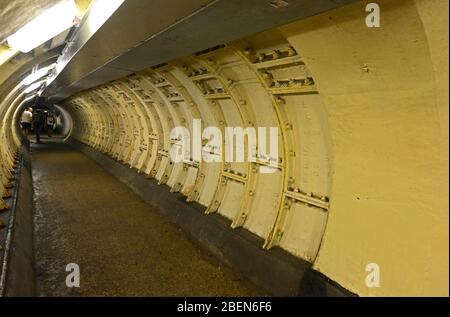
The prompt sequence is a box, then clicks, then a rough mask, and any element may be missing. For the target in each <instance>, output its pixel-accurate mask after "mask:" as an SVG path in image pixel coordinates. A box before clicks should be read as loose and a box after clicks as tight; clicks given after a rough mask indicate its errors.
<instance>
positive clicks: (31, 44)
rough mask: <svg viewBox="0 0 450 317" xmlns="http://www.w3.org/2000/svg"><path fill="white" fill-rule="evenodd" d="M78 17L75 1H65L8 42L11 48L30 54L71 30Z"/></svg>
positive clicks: (43, 14) (29, 24)
mask: <svg viewBox="0 0 450 317" xmlns="http://www.w3.org/2000/svg"><path fill="white" fill-rule="evenodd" d="M76 16H77V7H76V5H75V2H74V1H73V0H66V1H63V2H61V3H58V4H57V5H55V6H53V7H51V8H50V9H48V10H46V11H44V13H42V14H41V15H39V16H38V17H36V18H35V19H33V20H32V21H30V22H29V23H27V24H26V25H25V26H23V27H22V28H21V29H20V30H18V31H17V32H16V33H14V34H13V35H11V36H10V37H8V38H7V40H6V41H7V43H8V45H9V46H10V47H11V48H13V49H15V50H18V51H21V52H22V53H28V52H29V51H31V50H32V49H34V48H36V47H38V46H39V45H42V44H43V43H45V42H47V41H48V40H50V39H52V38H53V37H55V36H56V35H58V34H60V33H61V32H63V31H65V30H67V29H68V28H70V27H71V26H72V25H73V23H74V20H75V18H76Z"/></svg>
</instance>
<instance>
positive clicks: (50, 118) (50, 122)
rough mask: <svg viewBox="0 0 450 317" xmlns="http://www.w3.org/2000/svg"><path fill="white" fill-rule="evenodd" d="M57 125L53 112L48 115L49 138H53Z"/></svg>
mask: <svg viewBox="0 0 450 317" xmlns="http://www.w3.org/2000/svg"><path fill="white" fill-rule="evenodd" d="M54 125H55V117H54V116H53V114H52V113H51V112H49V113H48V114H47V135H48V137H49V138H51V137H52V131H53V127H54Z"/></svg>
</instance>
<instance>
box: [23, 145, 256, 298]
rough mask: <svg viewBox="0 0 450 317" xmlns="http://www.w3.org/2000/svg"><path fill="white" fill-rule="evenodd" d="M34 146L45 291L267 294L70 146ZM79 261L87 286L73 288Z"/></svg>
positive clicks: (40, 279)
mask: <svg viewBox="0 0 450 317" xmlns="http://www.w3.org/2000/svg"><path fill="white" fill-rule="evenodd" d="M43 141H44V144H39V145H36V144H33V145H32V165H33V180H34V186H35V205H36V212H35V237H34V244H35V257H36V274H37V283H38V290H39V294H40V295H41V296H261V295H263V294H262V293H261V292H260V291H258V290H257V289H256V287H254V286H252V285H250V284H248V283H247V282H246V281H243V280H242V279H240V278H238V277H237V276H235V275H234V274H233V273H232V272H230V271H229V270H228V269H226V268H224V267H222V266H221V265H219V264H218V263H216V261H215V260H214V259H213V258H212V257H211V256H209V255H208V254H205V253H204V252H202V251H201V250H199V249H198V248H197V247H196V246H195V245H194V244H193V243H192V242H191V241H190V240H189V239H188V237H187V236H186V235H185V234H184V233H183V232H181V231H180V230H179V229H178V228H177V227H176V226H174V225H173V224H171V223H169V222H168V221H166V220H165V219H164V218H162V217H161V216H160V215H159V214H158V213H157V212H156V211H154V210H152V208H151V207H150V206H149V205H148V204H146V203H145V202H143V201H142V200H141V199H140V198H139V197H138V196H137V195H136V194H134V193H133V192H132V191H131V190H130V189H129V188H128V187H126V186H125V185H124V184H122V183H120V182H119V181H118V180H116V179H115V178H114V177H112V176H111V175H109V174H108V173H107V172H106V171H104V170H103V169H102V168H101V167H100V166H98V165H97V164H96V163H95V162H94V161H92V160H91V159H89V158H88V157H86V156H84V155H83V154H81V153H79V152H77V151H75V150H73V149H72V148H70V147H69V146H68V145H65V144H63V143H61V142H60V141H59V142H58V141H56V140H55V139H53V140H52V141H50V140H48V139H46V138H43ZM69 263H77V264H78V265H79V266H80V270H81V287H80V288H72V289H69V288H67V287H66V284H65V280H66V276H67V274H69V273H68V272H66V271H65V269H66V265H67V264H69Z"/></svg>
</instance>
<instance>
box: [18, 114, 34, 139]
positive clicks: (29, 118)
mask: <svg viewBox="0 0 450 317" xmlns="http://www.w3.org/2000/svg"><path fill="white" fill-rule="evenodd" d="M32 122H33V109H32V108H31V107H28V108H26V109H25V111H24V112H23V114H22V118H21V119H20V125H21V126H22V132H23V136H24V140H25V141H27V142H28V141H29V135H30V131H31V127H32Z"/></svg>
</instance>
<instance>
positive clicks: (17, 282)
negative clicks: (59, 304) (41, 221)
mask: <svg viewBox="0 0 450 317" xmlns="http://www.w3.org/2000/svg"><path fill="white" fill-rule="evenodd" d="M19 165H20V167H19V169H18V172H17V173H16V177H15V188H14V194H13V198H12V207H11V211H10V215H9V226H8V232H7V237H6V243H5V249H4V256H3V261H2V272H1V278H2V283H1V284H2V285H1V290H0V291H1V294H0V295H1V296H7V297H30V296H36V294H37V293H36V282H35V274H34V256H33V183H32V176H31V161H30V153H29V150H28V149H27V148H26V147H22V149H21V158H20V164H19Z"/></svg>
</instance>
